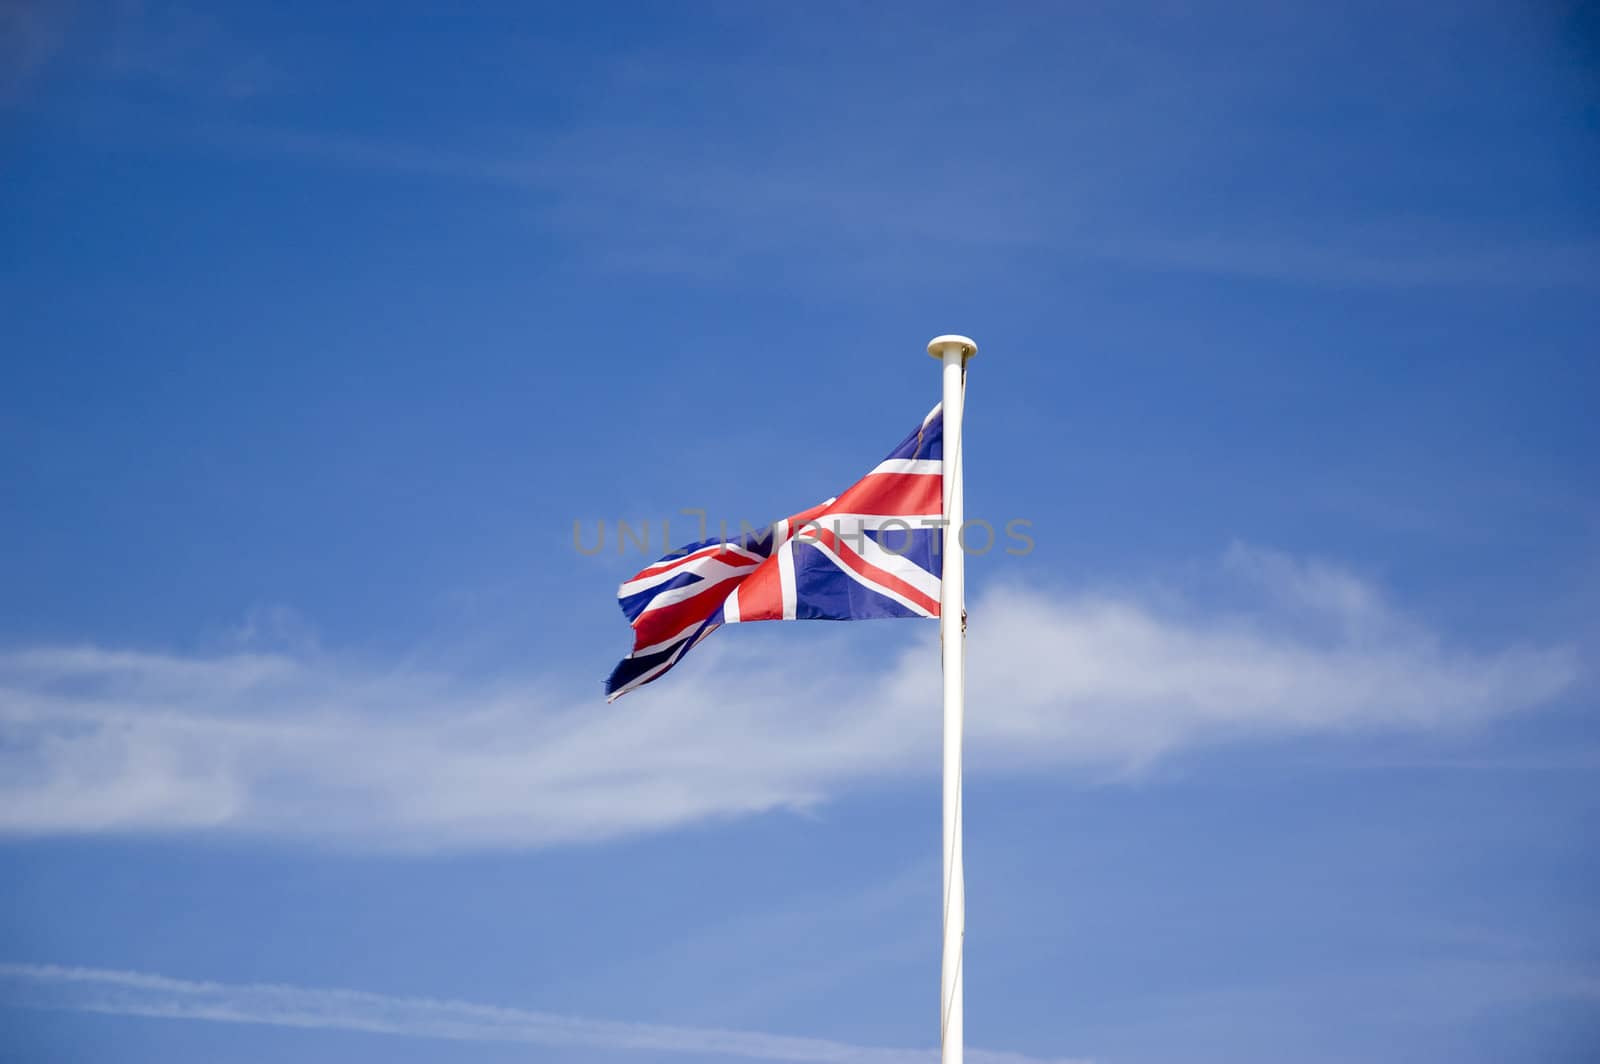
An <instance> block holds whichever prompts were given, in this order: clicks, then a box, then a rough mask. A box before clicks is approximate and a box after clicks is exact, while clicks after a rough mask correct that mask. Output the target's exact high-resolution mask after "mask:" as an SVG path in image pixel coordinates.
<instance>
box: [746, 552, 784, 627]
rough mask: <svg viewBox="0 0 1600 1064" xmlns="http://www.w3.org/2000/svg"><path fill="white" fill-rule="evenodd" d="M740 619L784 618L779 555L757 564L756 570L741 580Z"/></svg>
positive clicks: (768, 619)
mask: <svg viewBox="0 0 1600 1064" xmlns="http://www.w3.org/2000/svg"><path fill="white" fill-rule="evenodd" d="M735 594H737V595H738V596H739V620H740V622H744V621H781V620H783V585H782V584H781V583H780V582H779V577H778V555H777V552H776V551H774V552H773V555H772V557H770V558H768V559H767V560H766V561H764V562H762V563H761V564H760V565H758V566H756V571H755V572H753V573H751V574H750V575H749V576H747V577H745V578H744V579H743V580H741V581H740V582H739V590H738V591H737V592H735Z"/></svg>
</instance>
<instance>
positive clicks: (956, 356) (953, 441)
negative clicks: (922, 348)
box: [928, 336, 978, 1064]
mask: <svg viewBox="0 0 1600 1064" xmlns="http://www.w3.org/2000/svg"><path fill="white" fill-rule="evenodd" d="M977 353H978V345H977V344H975V343H973V342H972V340H970V339H969V338H967V337H965V336H938V337H935V338H934V339H933V340H931V341H929V343H928V354H930V355H932V356H933V357H934V358H937V359H939V360H940V361H941V362H942V363H943V364H944V366H943V373H944V470H945V472H944V517H945V521H946V525H945V532H944V545H943V558H942V562H943V575H942V577H941V579H940V581H939V616H940V621H939V651H940V657H941V658H942V660H943V662H944V955H943V963H942V964H941V966H940V968H941V971H940V980H939V1059H940V1061H941V1064H961V1050H962V1041H963V1027H962V1015H961V999H962V987H963V983H964V980H963V975H962V970H961V968H962V965H961V956H962V945H963V942H964V940H965V938H966V934H967V889H966V872H965V870H964V869H963V867H962V854H961V734H962V726H963V717H964V713H965V707H964V705H963V702H964V696H965V691H966V677H965V672H966V656H965V654H964V653H963V651H962V647H963V644H964V643H965V642H966V632H967V611H966V593H965V592H966V588H965V584H966V571H965V564H964V563H965V561H966V555H965V552H964V551H963V550H962V548H961V524H962V521H963V520H964V519H965V518H964V514H963V506H962V490H961V489H962V475H961V465H962V454H961V415H962V412H963V411H962V403H963V400H964V399H965V394H964V393H965V385H966V372H967V370H966V366H967V359H969V358H971V357H972V356H973V355H975V354H977Z"/></svg>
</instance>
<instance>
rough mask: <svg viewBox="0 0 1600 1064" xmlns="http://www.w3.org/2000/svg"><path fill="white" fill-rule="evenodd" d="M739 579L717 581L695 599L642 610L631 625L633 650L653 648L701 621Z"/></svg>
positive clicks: (712, 610)
mask: <svg viewBox="0 0 1600 1064" xmlns="http://www.w3.org/2000/svg"><path fill="white" fill-rule="evenodd" d="M739 582H740V578H739V577H736V576H735V577H729V578H728V579H725V580H719V581H717V583H715V584H713V585H711V586H710V587H708V588H706V590H704V591H702V592H700V593H699V594H697V595H690V596H689V597H688V598H686V599H684V600H683V601H681V602H674V603H673V604H672V605H670V606H662V607H661V608H660V609H646V610H645V611H644V612H643V613H641V614H639V616H638V618H637V619H636V620H635V621H634V622H633V649H635V650H638V649H639V648H640V647H648V646H654V645H655V644H657V643H659V642H661V641H662V640H664V639H666V638H668V637H669V636H674V635H677V634H678V633H679V632H681V631H683V630H684V629H685V628H687V627H689V625H691V624H693V623H694V622H695V621H703V620H705V619H706V618H707V617H709V616H711V614H712V613H714V612H716V611H717V610H719V609H721V608H722V603H723V602H724V601H725V600H726V599H727V597H728V595H729V593H730V592H732V591H733V589H734V588H736V587H738V586H739Z"/></svg>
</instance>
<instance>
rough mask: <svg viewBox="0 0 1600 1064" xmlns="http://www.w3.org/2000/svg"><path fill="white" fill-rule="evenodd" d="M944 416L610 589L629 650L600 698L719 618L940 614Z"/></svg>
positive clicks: (635, 683)
mask: <svg viewBox="0 0 1600 1064" xmlns="http://www.w3.org/2000/svg"><path fill="white" fill-rule="evenodd" d="M943 429H944V423H943V418H942V416H941V410H940V407H937V406H936V407H934V408H933V410H932V411H931V412H930V413H929V414H928V416H927V417H925V418H923V419H922V424H921V425H919V426H917V429H916V431H914V432H912V433H911V435H909V436H907V437H906V438H905V440H904V441H902V442H901V444H900V446H898V447H896V448H895V449H894V450H893V451H891V452H890V453H889V457H888V458H885V459H884V460H883V461H882V462H879V463H878V465H877V466H876V467H875V468H874V469H873V470H872V472H870V473H868V474H867V475H866V476H864V477H862V478H861V479H860V480H858V481H856V482H855V484H853V485H851V487H850V488H849V489H848V490H846V491H845V492H844V493H843V494H841V495H839V496H837V497H836V498H832V499H829V500H827V501H826V502H824V503H821V504H819V505H817V506H813V507H812V508H811V509H809V510H802V511H801V512H800V513H797V514H794V515H792V516H790V517H786V518H784V519H783V520H782V521H779V522H777V523H775V524H773V525H771V526H769V527H767V528H765V529H762V530H761V531H760V532H758V533H754V532H752V533H747V534H745V535H742V536H739V537H737V538H734V539H721V538H718V539H708V540H703V541H701V542H699V543H691V544H689V545H688V546H685V547H680V548H678V549H677V550H675V551H673V552H672V553H671V554H668V555H667V556H666V557H664V558H662V559H660V560H659V561H657V562H655V563H653V564H651V565H650V566H648V567H646V568H645V569H644V570H642V571H641V572H639V573H637V574H636V575H635V576H634V577H633V578H632V579H630V580H628V581H627V582H625V583H624V584H623V585H622V586H621V587H620V588H618V589H617V601H618V602H619V603H620V604H621V606H622V612H623V614H624V615H625V616H626V617H627V618H628V623H629V624H631V625H632V626H633V653H631V654H629V655H628V656H627V657H626V658H624V659H623V660H622V661H621V662H620V663H618V665H617V667H616V668H615V669H614V670H612V673H611V678H610V679H608V680H607V681H606V695H607V699H608V701H609V700H614V699H617V698H620V697H621V696H622V695H624V694H627V693H628V692H629V691H632V690H633V689H634V688H636V687H642V686H643V685H645V684H647V683H650V682H651V681H652V680H656V679H659V678H660V677H661V676H662V675H663V674H665V673H666V672H667V670H669V669H671V668H672V667H673V666H674V665H676V664H677V663H678V662H679V661H681V660H683V656H684V655H685V654H686V653H688V652H689V649H690V648H691V647H693V646H694V645H695V644H696V643H698V642H700V640H702V639H704V638H705V637H706V636H708V635H710V634H711V633H712V632H714V631H716V630H717V629H718V628H719V627H721V626H722V625H724V624H740V623H746V622H749V621H796V620H828V621H859V620H868V619H871V618H877V617H937V616H939V576H940V573H941V565H940V561H941V559H940V550H941V547H942V545H943V532H942V529H941V527H940V526H941V524H942V517H943V514H944V454H943Z"/></svg>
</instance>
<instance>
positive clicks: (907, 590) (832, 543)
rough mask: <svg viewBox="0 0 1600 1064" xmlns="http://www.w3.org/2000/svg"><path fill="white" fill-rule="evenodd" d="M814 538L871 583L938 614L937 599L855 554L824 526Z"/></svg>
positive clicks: (935, 614)
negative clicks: (880, 585)
mask: <svg viewBox="0 0 1600 1064" xmlns="http://www.w3.org/2000/svg"><path fill="white" fill-rule="evenodd" d="M816 538H817V541H818V542H820V543H821V544H823V545H824V546H826V547H827V548H828V549H829V550H831V551H833V553H834V554H835V555H836V556H837V557H838V559H839V560H840V561H841V562H843V563H844V564H845V565H848V566H849V567H850V568H851V569H853V570H855V571H856V572H858V573H860V574H861V575H862V576H863V577H865V578H866V579H868V580H870V581H871V582H872V583H874V584H882V585H883V586H884V587H886V588H888V589H889V590H891V591H893V592H894V593H895V594H897V595H899V596H900V597H902V598H906V599H910V600H911V601H912V602H915V603H916V604H917V605H918V606H921V607H922V608H923V609H925V610H927V611H929V612H930V613H932V614H933V615H934V616H935V617H937V616H939V600H938V599H936V598H931V597H929V596H928V595H927V594H926V593H925V592H923V591H921V590H920V589H918V588H916V587H913V586H912V585H910V584H908V583H906V582H905V581H904V580H902V579H900V578H899V577H898V576H895V575H894V574H893V573H891V572H890V571H889V570H887V569H880V568H878V567H877V566H876V565H873V564H872V563H871V562H869V561H867V560H866V559H865V558H863V557H862V556H861V555H859V554H857V553H856V552H855V551H853V550H851V549H850V548H849V547H846V546H845V545H844V544H843V543H842V542H840V540H839V537H837V536H835V535H834V534H833V533H832V532H830V531H828V530H827V529H825V528H824V529H820V530H818V532H817V536H816Z"/></svg>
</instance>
